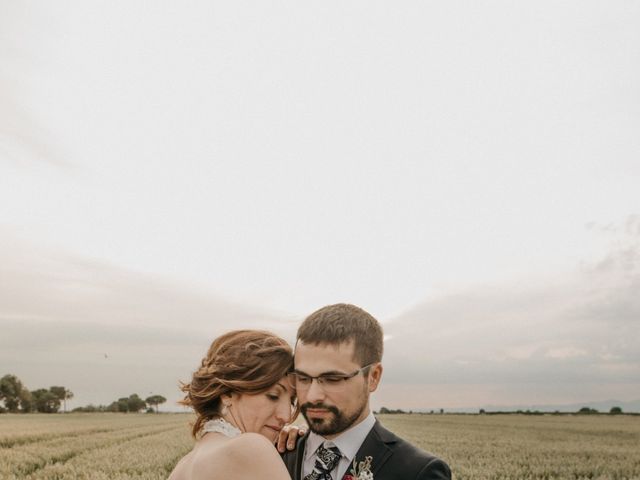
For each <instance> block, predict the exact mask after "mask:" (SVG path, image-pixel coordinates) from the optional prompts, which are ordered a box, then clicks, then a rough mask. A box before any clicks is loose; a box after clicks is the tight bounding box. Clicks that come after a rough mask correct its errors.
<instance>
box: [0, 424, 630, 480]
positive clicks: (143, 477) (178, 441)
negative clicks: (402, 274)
mask: <svg viewBox="0 0 640 480" xmlns="http://www.w3.org/2000/svg"><path fill="white" fill-rule="evenodd" d="M192 418H193V417H191V416H190V415H184V414H159V415H153V414H111V413H109V414H104V413H103V414H66V415H63V414H57V415H42V414H41V415H0V479H2V480H5V479H6V480H18V479H19V480H25V479H33V480H36V479H38V480H53V479H57V480H67V479H68V480H71V479H119V480H125V479H139V480H147V479H149V480H152V479H153V480H159V479H165V478H166V477H167V476H168V474H169V472H170V471H171V469H172V468H173V466H174V465H175V463H176V462H177V461H178V459H179V458H180V457H182V455H184V454H185V453H186V452H188V451H189V450H190V449H191V446H192V440H191V438H190V436H189V422H190V421H191V420H192ZM379 418H380V420H381V421H382V423H383V424H384V425H385V426H386V427H387V428H389V429H391V430H393V431H394V432H396V433H397V434H399V435H400V436H402V437H404V438H406V439H407V440H409V441H411V442H413V443H415V444H416V445H418V446H420V447H422V448H423V449H425V450H428V451H431V452H433V453H434V454H436V455H438V456H440V457H441V458H443V459H445V460H446V461H447V462H448V463H449V464H450V465H451V468H452V471H453V474H454V478H456V479H458V480H466V479H503V480H511V479H514V480H515V479H530V480H534V479H545V480H554V479H572V480H581V479H601V480H623V479H627V480H630V479H640V417H637V416H636V417H632V416H626V415H625V416H608V415H599V416H598V415H594V416H566V415H559V416H554V415H545V416H525V415H419V414H412V415H381V416H380V417H379Z"/></svg>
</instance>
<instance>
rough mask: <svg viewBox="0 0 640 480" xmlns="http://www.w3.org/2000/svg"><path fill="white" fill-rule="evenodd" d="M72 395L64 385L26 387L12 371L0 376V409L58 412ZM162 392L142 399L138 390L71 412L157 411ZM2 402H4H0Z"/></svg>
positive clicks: (21, 411)
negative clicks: (105, 402) (107, 402)
mask: <svg viewBox="0 0 640 480" xmlns="http://www.w3.org/2000/svg"><path fill="white" fill-rule="evenodd" d="M71 398H73V392H72V391H71V390H69V389H68V388H66V387H62V386H52V387H49V388H48V389H47V388H38V389H37V390H29V389H28V388H26V387H25V386H24V384H23V383H22V381H20V379H19V378H18V377H16V376H15V375H11V374H8V375H5V376H4V377H2V378H1V379H0V413H5V412H9V413H29V412H41V413H58V412H59V411H60V407H61V406H62V407H63V411H64V412H66V411H67V400H70V399H71ZM166 401H167V399H166V398H164V397H163V396H162V395H151V396H150V397H147V398H146V399H145V400H143V399H142V398H140V396H139V395H138V394H137V393H133V394H131V395H129V396H128V397H123V398H119V399H118V400H114V401H113V402H111V403H110V404H109V405H106V406H105V405H99V406H94V405H87V406H86V407H78V408H74V409H73V411H74V412H125V413H126V412H139V411H140V410H143V409H146V410H147V411H148V412H153V411H154V408H153V407H155V412H156V413H157V412H158V405H160V404H162V403H164V402H166ZM3 405H4V406H3Z"/></svg>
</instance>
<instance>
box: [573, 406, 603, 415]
mask: <svg viewBox="0 0 640 480" xmlns="http://www.w3.org/2000/svg"><path fill="white" fill-rule="evenodd" d="M578 413H579V414H581V415H592V414H594V413H598V410H596V409H595V408H591V407H582V408H581V409H580V410H578Z"/></svg>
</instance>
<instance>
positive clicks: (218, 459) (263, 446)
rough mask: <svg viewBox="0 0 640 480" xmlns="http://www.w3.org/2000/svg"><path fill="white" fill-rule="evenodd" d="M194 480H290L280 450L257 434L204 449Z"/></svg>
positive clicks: (197, 461) (199, 457)
mask: <svg viewBox="0 0 640 480" xmlns="http://www.w3.org/2000/svg"><path fill="white" fill-rule="evenodd" d="M193 460H194V461H193V464H192V472H193V477H192V478H194V479H211V478H229V477H231V476H233V478H237V479H239V480H240V479H245V478H247V479H254V478H257V477H261V478H269V479H273V480H290V478H291V477H290V476H289V474H288V472H287V469H286V468H285V466H284V463H283V461H282V459H281V458H280V455H279V454H278V452H277V450H276V448H275V447H274V446H273V445H272V444H271V443H270V442H269V440H268V439H267V438H265V437H264V436H262V435H260V434H257V433H243V434H242V435H239V436H237V437H235V438H233V439H231V440H229V441H227V442H224V443H223V444H219V445H216V446H215V447H211V446H209V448H205V449H201V450H200V451H199V452H198V454H197V457H194V459H193Z"/></svg>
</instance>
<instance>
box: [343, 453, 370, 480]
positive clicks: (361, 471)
mask: <svg viewBox="0 0 640 480" xmlns="http://www.w3.org/2000/svg"><path fill="white" fill-rule="evenodd" d="M372 460H373V457H364V460H362V461H361V462H357V461H356V459H355V458H354V459H353V467H351V470H349V473H348V474H347V475H345V476H344V477H342V480H373V473H372V472H371V461H372Z"/></svg>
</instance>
